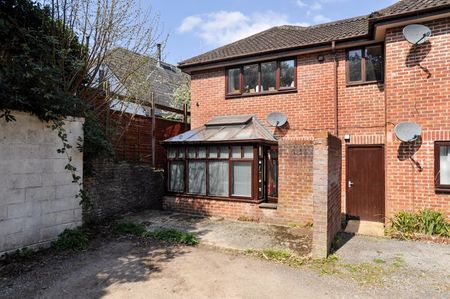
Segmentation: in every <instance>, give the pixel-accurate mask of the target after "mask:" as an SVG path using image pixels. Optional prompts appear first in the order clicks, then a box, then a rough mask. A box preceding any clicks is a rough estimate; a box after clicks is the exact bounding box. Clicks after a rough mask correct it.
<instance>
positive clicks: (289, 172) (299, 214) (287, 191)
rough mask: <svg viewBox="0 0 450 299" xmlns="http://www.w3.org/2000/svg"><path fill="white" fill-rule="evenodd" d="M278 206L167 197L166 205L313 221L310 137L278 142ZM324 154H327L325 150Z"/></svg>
mask: <svg viewBox="0 0 450 299" xmlns="http://www.w3.org/2000/svg"><path fill="white" fill-rule="evenodd" d="M278 146H279V147H278V160H279V173H278V176H279V178H278V181H279V187H278V207H277V209H276V210H273V209H265V208H260V207H259V204H258V203H248V202H235V201H223V200H215V199H198V198H196V199H192V198H186V197H178V198H175V197H166V198H165V199H164V201H163V206H164V208H166V209H170V210H177V211H182V212H188V213H195V214H204V215H212V216H220V217H225V218H228V219H234V220H236V219H239V218H242V217H244V218H247V219H252V220H255V221H263V222H270V223H283V224H288V223H295V224H301V225H305V224H307V223H312V213H313V202H312V200H313V199H312V196H313V185H312V180H313V165H312V162H313V154H314V150H313V139H312V138H291V137H289V138H284V139H283V140H281V141H280V143H279V145H278ZM325 155H326V154H325Z"/></svg>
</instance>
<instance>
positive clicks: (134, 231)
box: [113, 222, 198, 246]
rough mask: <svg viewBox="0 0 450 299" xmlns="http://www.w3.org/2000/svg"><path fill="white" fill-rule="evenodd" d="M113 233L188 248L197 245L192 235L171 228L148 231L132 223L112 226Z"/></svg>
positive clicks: (195, 238) (140, 225)
mask: <svg viewBox="0 0 450 299" xmlns="http://www.w3.org/2000/svg"><path fill="white" fill-rule="evenodd" d="M113 232H114V233H115V234H118V235H132V236H137V237H146V238H153V239H157V240H160V241H165V242H169V243H174V244H184V245H189V246H194V245H197V244H198V239H197V237H196V236H195V235H194V234H191V233H187V232H182V231H179V230H177V229H173V228H163V229H159V230H155V231H148V230H147V229H146V228H145V226H144V225H142V224H140V223H134V222H121V223H118V224H116V225H115V226H114V229H113Z"/></svg>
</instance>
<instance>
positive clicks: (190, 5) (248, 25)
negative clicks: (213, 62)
mask: <svg viewBox="0 0 450 299" xmlns="http://www.w3.org/2000/svg"><path fill="white" fill-rule="evenodd" d="M396 1H397V0H271V1H269V0H146V1H144V3H145V5H148V6H149V7H151V9H152V11H153V12H154V13H158V14H159V16H160V20H161V24H160V25H161V26H162V30H163V31H164V33H165V34H168V35H169V37H168V40H167V44H166V45H165V48H164V53H163V58H164V60H165V61H167V62H169V63H172V64H177V63H178V62H180V61H182V60H184V59H188V58H191V57H193V56H196V55H199V54H202V53H204V52H206V51H209V50H212V49H214V48H217V47H220V46H223V45H225V44H228V43H231V42H234V41H236V40H239V39H241V38H244V37H247V36H250V35H252V34H255V33H257V32H261V31H263V30H266V29H268V28H270V27H273V26H279V25H287V24H291V25H300V26H309V25H315V24H320V23H326V22H330V21H334V20H340V19H345V18H349V17H355V16H362V15H367V14H370V13H371V12H373V11H376V10H379V9H381V8H384V7H387V6H389V5H391V4H393V3H395V2H396Z"/></svg>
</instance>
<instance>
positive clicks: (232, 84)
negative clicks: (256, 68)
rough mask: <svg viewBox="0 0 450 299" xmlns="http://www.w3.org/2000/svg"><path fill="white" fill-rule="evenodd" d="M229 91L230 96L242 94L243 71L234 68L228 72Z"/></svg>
mask: <svg viewBox="0 0 450 299" xmlns="http://www.w3.org/2000/svg"><path fill="white" fill-rule="evenodd" d="M227 77H228V90H227V92H228V93H229V94H233V93H241V69H240V68H234V69H229V70H228V74H227Z"/></svg>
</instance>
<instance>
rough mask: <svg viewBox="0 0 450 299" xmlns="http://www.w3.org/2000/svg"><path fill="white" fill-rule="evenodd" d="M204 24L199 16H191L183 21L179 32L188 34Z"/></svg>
mask: <svg viewBox="0 0 450 299" xmlns="http://www.w3.org/2000/svg"><path fill="white" fill-rule="evenodd" d="M201 22H202V19H201V18H200V17H198V16H189V17H187V18H185V19H184V20H183V22H182V23H181V25H180V27H178V31H180V32H187V31H191V30H192V29H193V28H194V27H196V26H197V25H199V24H200V23H201Z"/></svg>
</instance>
